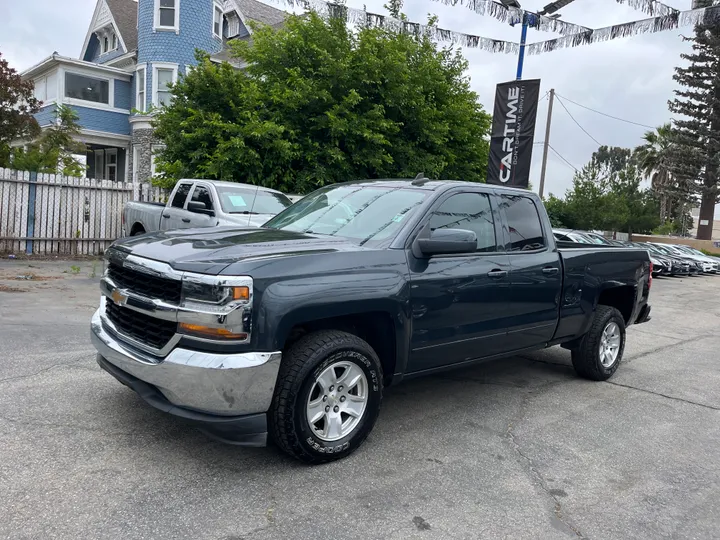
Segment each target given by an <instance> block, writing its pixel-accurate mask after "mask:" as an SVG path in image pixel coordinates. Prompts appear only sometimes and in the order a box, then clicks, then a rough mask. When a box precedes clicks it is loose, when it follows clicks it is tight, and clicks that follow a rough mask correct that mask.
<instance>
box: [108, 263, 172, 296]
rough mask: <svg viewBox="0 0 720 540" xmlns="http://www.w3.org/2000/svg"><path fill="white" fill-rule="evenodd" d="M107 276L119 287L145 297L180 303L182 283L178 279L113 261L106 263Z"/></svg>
mask: <svg viewBox="0 0 720 540" xmlns="http://www.w3.org/2000/svg"><path fill="white" fill-rule="evenodd" d="M108 277H109V278H110V279H112V280H113V282H114V283H115V285H117V286H118V287H119V288H121V289H128V290H130V291H132V292H134V293H137V294H140V295H142V296H145V297H147V298H152V299H158V300H164V301H166V302H172V303H174V304H179V303H180V295H181V289H182V283H181V282H180V281H178V280H175V279H166V278H162V277H158V276H153V275H151V274H146V273H144V272H139V271H137V270H133V269H132V268H125V267H124V266H120V265H118V264H116V263H113V262H111V263H110V264H109V265H108Z"/></svg>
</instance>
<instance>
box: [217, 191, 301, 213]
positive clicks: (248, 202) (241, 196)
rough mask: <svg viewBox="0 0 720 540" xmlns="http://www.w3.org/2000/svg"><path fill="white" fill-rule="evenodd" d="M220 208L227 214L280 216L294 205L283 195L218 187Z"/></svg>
mask: <svg viewBox="0 0 720 540" xmlns="http://www.w3.org/2000/svg"><path fill="white" fill-rule="evenodd" d="M215 188H216V189H217V193H218V197H220V206H222V209H223V211H224V212H225V213H226V214H272V215H275V214H279V213H280V212H282V211H283V210H285V209H286V208H287V207H288V206H290V205H292V202H291V201H290V199H288V198H287V197H286V196H285V195H283V194H282V193H274V192H272V191H262V190H260V189H257V188H252V187H244V186H237V187H236V186H219V185H216V186H215Z"/></svg>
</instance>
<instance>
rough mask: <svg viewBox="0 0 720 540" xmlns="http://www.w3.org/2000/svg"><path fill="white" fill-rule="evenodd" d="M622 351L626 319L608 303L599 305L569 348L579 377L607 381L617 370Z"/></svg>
mask: <svg viewBox="0 0 720 540" xmlns="http://www.w3.org/2000/svg"><path fill="white" fill-rule="evenodd" d="M624 350H625V319H624V318H623V316H622V314H621V313H620V312H619V311H618V310H617V309H615V308H614V307H610V306H603V305H600V306H598V307H597V309H596V310H595V316H594V318H593V322H592V324H591V326H590V330H588V332H587V333H586V334H585V336H584V337H583V338H582V340H581V341H580V345H579V346H578V348H577V349H574V350H573V351H572V363H573V367H574V368H575V371H576V373H577V374H578V375H580V376H581V377H585V378H586V379H591V380H593V381H606V380H607V379H609V378H610V377H612V375H613V373H615V371H616V370H617V368H618V366H619V365H620V362H621V361H622V355H623V352H624Z"/></svg>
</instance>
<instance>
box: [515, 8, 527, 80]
mask: <svg viewBox="0 0 720 540" xmlns="http://www.w3.org/2000/svg"><path fill="white" fill-rule="evenodd" d="M527 31H528V20H527V15H523V20H522V33H521V34H520V52H519V53H518V64H517V77H516V80H518V81H521V80H522V71H523V61H524V60H525V42H526V41H527Z"/></svg>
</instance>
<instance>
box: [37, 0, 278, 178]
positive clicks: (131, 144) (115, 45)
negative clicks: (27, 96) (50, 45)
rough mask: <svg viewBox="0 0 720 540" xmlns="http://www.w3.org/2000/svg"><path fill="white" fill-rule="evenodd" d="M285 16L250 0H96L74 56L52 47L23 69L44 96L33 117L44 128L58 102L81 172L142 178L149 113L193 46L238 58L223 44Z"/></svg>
mask: <svg viewBox="0 0 720 540" xmlns="http://www.w3.org/2000/svg"><path fill="white" fill-rule="evenodd" d="M285 15H286V14H285V12H283V11H281V10H278V9H275V8H273V7H271V6H268V5H265V4H263V3H260V2H258V1H256V0H98V3H97V6H96V7H95V12H94V14H93V17H92V21H91V23H90V27H89V28H88V32H87V36H86V37H85V42H84V45H83V48H82V52H81V53H80V57H79V58H78V59H74V58H67V57H64V56H60V55H58V54H57V53H56V54H53V55H52V56H50V57H49V58H46V59H45V60H43V61H42V62H40V63H39V64H37V65H35V66H33V67H32V68H30V69H28V70H27V71H25V72H24V73H23V77H24V78H26V79H32V80H33V81H34V82H35V95H36V97H37V98H38V99H40V100H41V101H42V102H43V108H42V109H41V110H40V112H39V113H38V114H37V115H36V117H37V120H38V122H39V123H40V126H42V127H47V126H49V125H51V124H52V121H53V119H54V114H53V113H54V111H55V107H56V106H57V104H58V103H62V104H65V105H68V106H70V107H72V108H73V109H75V110H76V111H77V113H78V115H79V117H80V122H79V123H80V126H81V127H82V133H81V135H80V137H79V138H80V140H81V141H82V142H84V143H85V144H86V145H87V148H88V151H87V166H88V172H87V177H88V178H98V179H105V180H114V181H120V182H131V181H145V180H147V179H148V178H149V177H150V176H151V175H152V174H154V159H153V155H154V153H155V152H156V151H157V150H158V148H159V147H160V143H159V141H157V140H156V139H155V138H154V137H153V132H152V127H151V125H150V120H151V113H150V111H151V109H152V108H156V107H162V106H163V105H164V104H166V103H168V101H169V99H170V94H169V93H168V88H167V85H168V83H172V82H175V81H177V79H178V76H179V75H180V74H186V73H187V72H188V70H189V69H192V66H193V65H194V64H195V63H196V61H195V50H196V49H201V50H204V51H206V52H208V53H209V54H210V55H211V58H212V59H213V61H216V62H222V61H231V62H236V61H235V60H233V59H231V58H230V56H229V54H228V43H229V42H230V41H231V40H234V39H249V38H250V36H251V34H252V29H251V28H250V25H249V22H250V21H256V22H259V23H262V24H268V25H271V26H280V25H281V24H282V23H283V21H284V18H285ZM58 30H59V31H62V29H58ZM236 66H237V67H241V65H240V64H239V63H237V64H236Z"/></svg>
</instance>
